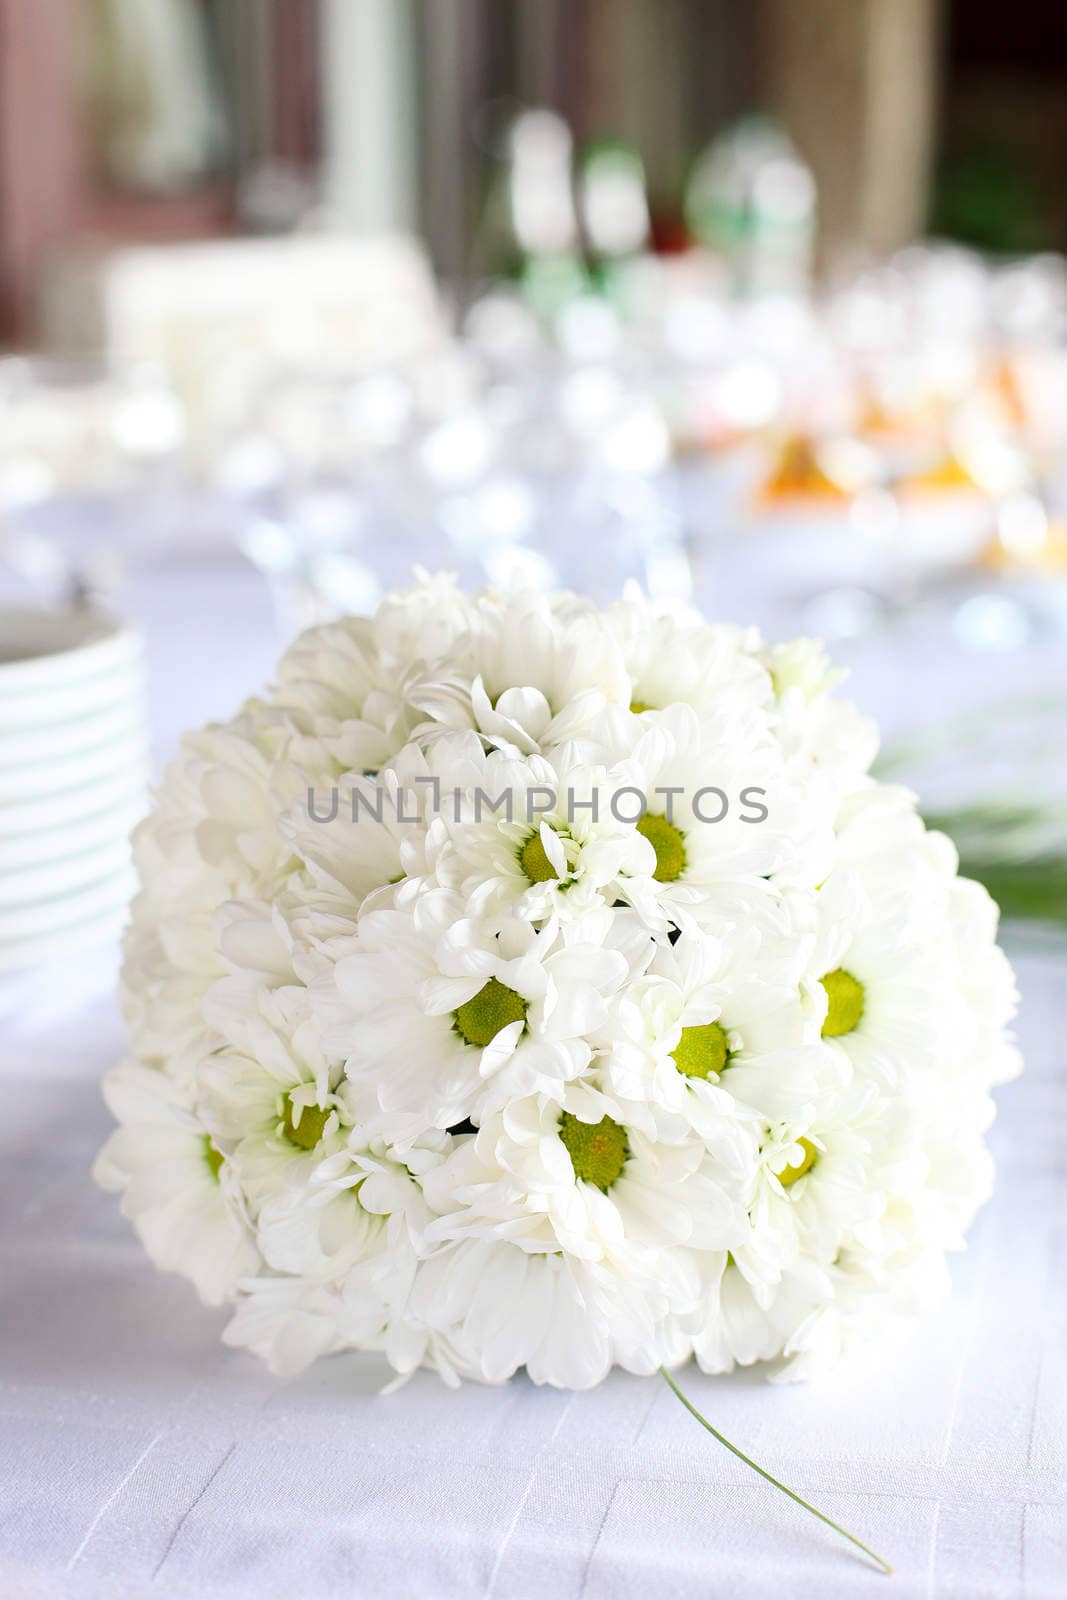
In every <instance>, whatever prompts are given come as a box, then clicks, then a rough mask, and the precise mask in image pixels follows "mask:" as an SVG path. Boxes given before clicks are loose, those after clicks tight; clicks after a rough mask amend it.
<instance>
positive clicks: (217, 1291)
mask: <svg viewBox="0 0 1067 1600" xmlns="http://www.w3.org/2000/svg"><path fill="white" fill-rule="evenodd" d="M104 1095H105V1098H106V1100H107V1103H108V1108H109V1110H110V1111H111V1113H112V1115H113V1116H114V1117H115V1119H116V1120H117V1122H118V1124H119V1126H118V1128H117V1129H116V1130H115V1132H114V1133H113V1134H112V1135H111V1137H110V1138H109V1139H108V1141H107V1143H106V1145H105V1146H104V1148H103V1149H102V1150H101V1152H100V1154H99V1155H98V1156H97V1158H96V1163H95V1165H94V1167H93V1176H94V1178H95V1179H96V1181H97V1183H99V1184H100V1185H102V1187H103V1188H105V1189H116V1190H118V1191H119V1192H120V1193H121V1195H122V1211H123V1215H124V1216H126V1217H128V1218H129V1219H130V1221H131V1222H132V1223H133V1225H134V1227H135V1228H136V1229H137V1233H138V1235H139V1237H140V1239H141V1242H142V1243H143V1245H144V1247H145V1249H146V1250H147V1251H148V1254H149V1255H150V1256H151V1258H152V1260H153V1261H154V1262H155V1264H156V1266H157V1267H160V1268H162V1270H163V1271H164V1272H180V1273H181V1274H182V1276H183V1277H185V1278H188V1279H189V1280H190V1281H191V1282H192V1283H193V1284H194V1285H195V1286H196V1289H197V1292H198V1294H199V1295H200V1298H201V1299H202V1300H204V1301H206V1302H207V1304H208V1305H220V1304H221V1303H222V1302H223V1301H224V1300H227V1299H229V1298H230V1297H231V1296H232V1294H233V1291H234V1289H235V1287H236V1284H237V1282H238V1280H239V1279H240V1278H241V1277H243V1276H244V1275H245V1274H246V1273H249V1272H254V1271H255V1269H256V1266H257V1264H258V1262H259V1253H258V1251H257V1249H256V1246H255V1243H254V1241H253V1239H252V1235H251V1233H250V1230H249V1228H248V1226H247V1224H246V1222H245V1220H244V1218H243V1216H242V1210H241V1201H240V1197H239V1194H238V1192H237V1190H236V1186H235V1184H234V1182H233V1175H232V1173H231V1172H229V1170H228V1169H227V1164H226V1162H225V1160H224V1159H223V1156H222V1152H221V1151H220V1150H219V1149H218V1147H217V1145H215V1144H214V1142H213V1141H212V1138H211V1135H210V1134H209V1133H208V1131H207V1129H206V1128H205V1126H204V1124H203V1123H202V1122H200V1121H199V1120H198V1119H197V1117H196V1115H195V1114H194V1111H193V1107H192V1103H191V1100H190V1097H189V1095H188V1093H187V1092H186V1091H185V1090H183V1089H182V1087H181V1086H180V1085H179V1084H177V1083H175V1082H174V1081H173V1079H171V1078H168V1077H166V1076H165V1075H164V1074H163V1073H162V1072H156V1071H153V1070H152V1069H151V1068H150V1067H143V1066H140V1065H138V1064H137V1063H136V1062H132V1061H127V1062H123V1063H122V1064H121V1065H120V1066H117V1067H115V1068H114V1069H113V1070H112V1071H111V1072H109V1073H108V1075H107V1077H106V1079H105V1080H104Z"/></svg>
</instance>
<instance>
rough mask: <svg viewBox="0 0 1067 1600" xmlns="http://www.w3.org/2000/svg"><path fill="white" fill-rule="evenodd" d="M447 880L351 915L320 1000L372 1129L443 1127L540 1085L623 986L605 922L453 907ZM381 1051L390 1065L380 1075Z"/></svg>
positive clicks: (564, 1066)
mask: <svg viewBox="0 0 1067 1600" xmlns="http://www.w3.org/2000/svg"><path fill="white" fill-rule="evenodd" d="M464 909H465V908H464V906H463V903H462V902H461V901H460V900H459V899H458V898H457V897H456V895H455V894H453V893H451V892H450V891H448V890H445V889H432V890H427V892H426V893H424V894H423V895H421V896H420V897H419V898H418V899H416V900H415V902H414V903H413V904H412V905H411V906H410V907H405V908H403V909H397V910H390V911H372V912H370V913H368V914H367V915H366V916H365V917H363V918H361V919H360V923H359V943H360V949H359V950H358V951H357V952H356V953H354V954H352V955H349V956H345V957H344V958H342V959H341V960H339V961H338V963H337V966H336V968H335V971H334V984H335V992H334V994H333V995H327V996H326V997H325V999H324V1000H323V1002H322V1005H321V1007H320V1010H321V1014H322V1015H323V1016H324V1017H325V1018H326V1019H327V1020H328V1022H329V1027H328V1032H327V1036H326V1037H327V1043H328V1046H329V1048H330V1050H331V1051H333V1052H335V1053H336V1054H338V1055H340V1056H342V1057H343V1058H344V1059H345V1062H346V1068H347V1071H348V1075H349V1078H350V1079H351V1081H352V1083H353V1085H354V1086H355V1087H356V1088H357V1089H359V1090H361V1091H362V1094H361V1096H360V1100H359V1110H360V1114H361V1116H362V1117H363V1118H365V1119H366V1120H367V1121H368V1122H369V1123H370V1124H372V1125H373V1126H374V1127H375V1128H376V1129H377V1130H378V1131H380V1132H383V1133H386V1134H392V1135H393V1136H395V1137H402V1136H403V1135H404V1133H406V1132H407V1131H409V1130H410V1129H411V1128H412V1127H416V1128H417V1127H420V1126H421V1127H422V1128H442V1129H443V1128H449V1127H451V1126H453V1125H454V1124H456V1123H459V1122H463V1121H464V1120H466V1119H471V1118H479V1119H480V1118H481V1117H482V1116H483V1115H485V1114H486V1113H487V1112H489V1111H492V1110H494V1109H495V1108H497V1107H498V1106H500V1105H503V1104H506V1103H507V1102H508V1101H509V1100H512V1099H516V1098H520V1099H521V1098H523V1097H524V1096H525V1095H528V1094H533V1093H536V1092H538V1091H544V1092H548V1093H552V1092H554V1091H556V1090H558V1088H559V1087H560V1085H562V1084H563V1083H566V1082H567V1081H568V1080H569V1079H571V1078H575V1077H577V1076H578V1075H579V1073H581V1072H582V1071H584V1070H585V1068H586V1067H587V1066H588V1065H589V1061H590V1059H591V1054H592V1052H591V1048H590V1045H589V1042H588V1040H589V1035H590V1033H592V1032H593V1031H595V1029H596V1028H598V1027H599V1026H600V1024H601V1022H602V1021H603V1019H604V1016H605V1015H606V1001H607V996H609V995H610V994H611V993H613V992H614V991H615V990H616V989H617V988H618V987H619V985H620V984H621V983H622V982H624V980H625V978H626V975H627V971H628V965H627V961H626V958H625V956H624V955H623V954H622V953H621V952H620V951H619V950H615V949H611V948H608V947H606V946H605V945H604V943H603V940H604V934H605V932H606V928H605V924H604V919H603V918H596V917H589V918H586V919H584V921H582V922H580V923H576V924H570V925H566V926H560V925H559V924H558V923H557V922H555V921H550V922H548V923H546V924H545V926H543V927H542V928H541V929H540V930H535V929H534V927H533V926H532V925H531V924H530V923H528V922H524V921H522V920H520V919H517V918H512V919H509V920H508V921H506V922H503V923H499V924H497V925H490V924H487V923H481V922H478V921H474V920H472V919H470V918H468V917H466V916H465V915H464ZM383 1058H388V1059H389V1060H390V1061H391V1062H392V1063H393V1067H394V1070H391V1071H390V1072H388V1073H384V1072H383V1071H382V1061H383Z"/></svg>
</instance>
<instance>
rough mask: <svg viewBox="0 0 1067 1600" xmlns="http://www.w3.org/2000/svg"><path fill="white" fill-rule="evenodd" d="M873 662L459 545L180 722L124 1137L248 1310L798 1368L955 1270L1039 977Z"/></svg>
mask: <svg viewBox="0 0 1067 1600" xmlns="http://www.w3.org/2000/svg"><path fill="white" fill-rule="evenodd" d="M836 681H837V674H835V673H834V671H833V670H832V669H831V668H830V666H829V665H828V663H827V660H826V657H825V655H824V654H823V652H822V649H821V647H820V646H818V645H817V644H815V643H813V642H811V641H804V640H801V641H796V642H794V643H792V644H786V645H777V646H773V647H765V646H764V645H763V644H762V642H761V640H760V639H759V637H758V635H756V634H755V633H754V632H751V631H742V630H738V629H735V628H728V627H723V626H721V625H719V626H709V625H707V624H705V623H703V622H702V621H701V620H700V619H699V618H698V617H697V616H695V615H694V614H692V613H689V612H684V611H676V612H669V613H667V612H660V611H657V610H656V609H655V608H653V607H651V606H649V605H647V604H646V603H645V602H643V601H642V600H641V599H640V598H639V597H635V596H634V595H628V596H627V598H626V599H625V600H624V601H623V602H622V603H621V604H619V605H617V606H612V607H609V608H608V609H607V610H604V611H602V610H598V609H597V608H596V607H594V606H592V605H590V604H588V603H587V602H585V601H583V600H581V599H579V598H578V597H576V596H574V595H557V596H549V597H545V596H536V595H531V594H511V595H507V594H499V593H493V592H488V593H486V594H483V595H480V596H477V597H475V598H473V599H468V598H467V597H465V596H463V595H462V594H461V593H460V592H459V591H458V590H457V588H456V586H455V584H454V583H453V582H452V581H451V580H450V579H446V578H433V579H425V580H424V581H422V582H421V583H420V584H419V585H418V586H417V587H416V588H415V589H413V590H411V591H407V592H403V591H402V592H398V593H396V594H392V595H390V596H388V597H387V599H386V600H385V601H384V602H383V605H382V607H381V608H380V610H379V612H378V614H377V616H376V617H374V618H371V619H367V620H355V619H349V620H345V621H342V622H338V623H333V624H328V625H326V626H325V627H322V628H317V629H314V630H312V631H311V632H310V633H308V634H305V635H304V636H303V637H302V638H301V639H300V640H298V641H297V642H296V644H295V645H294V646H293V647H292V648H291V649H290V650H289V651H288V652H287V654H286V655H285V657H284V658H283V660H282V662H281V664H280V667H279V670H278V676H277V682H276V684H275V686H274V687H273V689H271V690H270V691H269V692H268V693H267V694H266V695H265V696H264V697H263V698H262V699H260V700H255V701H249V702H248V703H247V704H246V705H245V706H244V707H243V708H242V709H241V710H240V712H239V713H238V714H237V715H236V716H235V717H234V718H233V719H232V721H231V722H229V723H227V724H225V725H221V726H215V727H211V728H208V729H206V730H204V731H203V732H202V733H199V734H195V735H193V736H191V737H190V738H189V739H187V740H186V741H185V742H184V743H183V746H182V750H181V752H180V754H179V757H178V759H177V761H175V762H174V763H173V764H172V765H171V767H170V768H169V769H168V771H167V773H166V774H165V776H164V780H163V783H162V786H161V789H160V793H159V797H158V801H157V804H156V808H155V811H154V812H153V814H152V816H151V817H150V818H149V819H148V820H147V821H146V822H145V823H144V824H143V825H142V826H141V828H140V829H139V830H138V833H137V838H136V842H135V854H136V861H137V866H138V871H139V873H140V877H141V890H140V893H139V894H138V896H137V898H136V900H135V902H134V905H133V908H132V918H131V928H130V931H129V934H128V936H127V940H126V945H125V961H124V969H123V1005H124V1009H125V1013H126V1016H127V1020H128V1024H129V1040H130V1049H131V1053H132V1056H133V1057H134V1059H133V1060H132V1061H131V1062H128V1063H125V1064H124V1065H123V1066H121V1067H119V1068H117V1069H116V1070H115V1072H114V1073H113V1074H111V1075H110V1076H109V1079H108V1083H107V1088H106V1094H107V1097H108V1102H109V1104H110V1105H111V1107H112V1109H113V1111H114V1112H115V1114H116V1118H117V1120H118V1122H119V1124H120V1126H119V1128H118V1129H117V1130H116V1132H115V1133H114V1134H113V1135H112V1137H111V1139H110V1140H109V1141H108V1144H107V1146H106V1147H105V1149H104V1151H103V1152H102V1153H101V1155H100V1157H99V1159H98V1162H97V1167H96V1173H97V1177H98V1178H99V1180H100V1181H101V1182H102V1183H104V1184H105V1185H107V1186H109V1187H113V1188H116V1189H119V1190H120V1191H121V1192H122V1196H123V1200H122V1203H123V1208H124V1210H125V1212H126V1214H127V1215H128V1216H129V1217H130V1218H131V1220H132V1221H133V1223H134V1226H135V1227H136V1228H137V1230H138V1232H139V1233H140V1234H141V1237H142V1238H143V1239H144V1241H145V1244H146V1247H147V1248H148V1250H149V1252H150V1254H151V1255H152V1257H153V1259H154V1260H155V1261H156V1262H157V1263H158V1264H159V1265H161V1266H163V1267H167V1268H170V1269H174V1270H177V1271H179V1272H182V1273H184V1274H185V1275H186V1276H187V1277H189V1278H191V1279H192V1281H193V1282H194V1283H195V1284H196V1286H197V1288H198V1289H199V1291H200V1293H201V1294H202V1295H203V1296H204V1297H205V1298H206V1299H209V1300H211V1301H212V1302H217V1301H220V1300H226V1301H230V1302H233V1303H234V1304H235V1313H234V1317H233V1320H232V1322H231V1323H230V1325H229V1327H228V1329H227V1331H226V1335H225V1337H226V1339H227V1341H228V1342H230V1343H232V1344H235V1345H239V1346H242V1347H245V1348H248V1349H251V1350H254V1351H255V1352H257V1353H258V1354H259V1355H261V1356H262V1357H263V1358H264V1359H265V1360H267V1361H268V1362H269V1363H270V1364H271V1365H272V1366H273V1367H274V1368H275V1369H276V1370H278V1371H281V1372H296V1371H299V1370H300V1369H301V1368H302V1367H303V1366H305V1365H306V1364H307V1363H308V1362H309V1361H311V1360H313V1359H315V1358H316V1357H317V1356H318V1355H322V1354H326V1353H328V1352H330V1351H334V1350H341V1349H347V1348H353V1347H355V1348H360V1349H368V1350H377V1351H381V1352H382V1353H383V1354H384V1356H385V1358H386V1360H387V1361H388V1362H389V1363H390V1364H391V1365H392V1367H393V1368H394V1370H395V1371H396V1372H397V1373H398V1374H399V1375H400V1376H401V1377H403V1376H406V1375H407V1374H408V1373H410V1372H411V1371H413V1370H414V1369H415V1368H416V1367H417V1366H419V1365H428V1366H432V1367H434V1368H435V1369H436V1370H437V1371H438V1372H439V1373H440V1374H441V1375H442V1377H444V1378H445V1380H446V1381H448V1382H457V1381H459V1379H461V1378H463V1377H468V1376H470V1377H476V1378H480V1379H483V1380H485V1381H492V1382H497V1381H501V1380H503V1379H505V1378H506V1377H508V1376H509V1375H510V1374H511V1373H512V1372H514V1371H516V1370H517V1369H518V1368H519V1367H525V1368H526V1370H527V1372H528V1373H529V1374H530V1376H531V1377H532V1378H533V1379H534V1380H535V1381H537V1382H546V1383H553V1384H561V1385H572V1386H575V1387H585V1386H587V1385H589V1384H592V1383H596V1382H597V1381H599V1379H600V1378H602V1377H603V1376H604V1374H605V1373H606V1372H607V1371H608V1370H609V1368H610V1367H611V1366H612V1365H613V1364H618V1365H622V1366H624V1367H626V1368H628V1369H629V1370H631V1371H634V1372H648V1371H652V1370H654V1368H655V1367H656V1366H657V1365H659V1364H661V1363H663V1364H667V1365H672V1364H675V1363H677V1362H680V1361H682V1360H684V1359H686V1357H687V1356H688V1355H689V1354H690V1353H695V1354H696V1356H697V1359H698V1360H699V1361H700V1362H701V1364H702V1365H703V1366H704V1367H705V1368H706V1369H707V1370H708V1371H722V1370H726V1369H728V1368H729V1367H731V1366H732V1365H734V1364H735V1363H749V1362H753V1361H757V1360H774V1361H776V1362H777V1364H778V1370H780V1371H781V1372H782V1373H784V1375H786V1376H802V1375H806V1374H807V1373H809V1372H812V1371H816V1370H821V1369H822V1368H823V1367H824V1366H825V1365H826V1364H827V1363H828V1362H831V1361H832V1360H834V1359H836V1357H837V1355H838V1354H839V1353H840V1352H841V1351H842V1350H843V1349H845V1348H846V1347H847V1346H848V1344H849V1343H850V1342H855V1341H856V1340H861V1341H864V1342H866V1341H869V1340H871V1339H872V1337H873V1336H874V1334H875V1333H876V1332H878V1331H879V1330H880V1329H881V1328H883V1327H885V1326H888V1325H889V1323H890V1322H891V1321H893V1322H895V1319H896V1318H897V1317H899V1316H901V1315H906V1314H909V1313H910V1312H911V1311H912V1310H914V1308H915V1307H916V1306H918V1305H921V1304H924V1303H927V1302H928V1301H929V1299H930V1298H931V1297H932V1296H933V1295H935V1294H936V1293H938V1292H939V1291H940V1289H941V1287H942V1286H943V1283H944V1280H945V1270H944V1256H945V1252H946V1251H948V1250H952V1249H956V1248H958V1247H959V1245H960V1244H961V1243H962V1240H963V1238H964V1235H965V1233H966V1229H967V1228H968V1226H969V1224H970V1222H971V1219H972V1217H973V1215H974V1212H975V1210H976V1208H977V1207H978V1206H979V1205H981V1204H982V1202H983V1201H984V1199H985V1198H986V1197H987V1195H988V1193H989V1189H990V1184H991V1178H992V1164H991V1161H990V1158H989V1154H988V1151H987V1149H986V1145H985V1134H986V1131H987V1128H988V1126H989V1122H990V1120H991V1118H992V1115H993V1103H992V1099H991V1090H992V1088H993V1087H994V1086H995V1085H996V1084H998V1083H1001V1082H1003V1081H1005V1080H1006V1079H1008V1078H1010V1077H1011V1076H1013V1075H1014V1073H1015V1072H1016V1071H1017V1070H1018V1066H1019V1062H1018V1056H1017V1053H1016V1050H1015V1047H1014V1044H1013V1043H1012V1040H1011V1037H1010V1034H1009V1032H1008V1028H1009V1024H1010V1021H1011V1018H1012V1015H1013V1013H1014V1009H1015V1005H1016V993H1015V986H1014V980H1013V978H1012V974H1011V971H1010V968H1009V967H1008V964H1007V962H1006V961H1005V960H1004V957H1003V956H1002V954H1001V953H1000V951H999V950H998V949H997V947H996V942H995V940H996V908H995V907H994V906H993V904H992V902H991V901H990V900H989V897H988V896H987V895H986V894H985V892H984V891H983V890H981V889H979V888H978V887H977V886H976V885H974V884H967V883H964V882H961V881H960V880H959V879H958V877H957V875H956V874H957V867H958V862H957V860H956V855H955V851H954V850H953V848H952V846H951V845H950V844H949V842H948V841H947V840H946V839H944V838H943V837H941V836H940V835H938V834H934V833H929V832H927V830H926V829H925V827H924V825H923V823H922V821H921V819H920V817H919V815H918V813H917V811H916V807H915V800H914V797H913V796H912V795H910V794H909V793H908V792H907V791H906V790H903V789H899V788H896V787H893V786H889V785H885V784H880V783H877V782H875V781H874V780H873V779H872V778H871V777H870V776H869V771H868V769H869V767H870V763H871V761H872V759H873V756H874V754H875V750H876V746H877V739H876V735H875V732H874V729H873V728H872V726H871V724H870V723H869V722H868V721H867V720H866V719H865V718H863V717H861V716H860V714H859V713H858V712H857V711H856V710H855V708H853V707H850V706H849V705H848V703H847V702H845V701H842V700H840V699H839V698H838V697H837V696H836V695H835V694H834V693H833V692H832V691H833V689H834V686H835V683H836ZM628 791H629V792H628ZM657 791H659V792H657ZM502 795H503V797H504V800H503V804H502V803H501V796H502Z"/></svg>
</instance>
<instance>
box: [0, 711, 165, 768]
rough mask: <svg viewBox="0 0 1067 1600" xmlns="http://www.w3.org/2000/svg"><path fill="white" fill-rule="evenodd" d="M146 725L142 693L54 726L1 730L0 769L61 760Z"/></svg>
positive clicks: (117, 739)
mask: <svg viewBox="0 0 1067 1600" xmlns="http://www.w3.org/2000/svg"><path fill="white" fill-rule="evenodd" d="M144 725H145V708H144V703H143V701H142V700H141V698H140V697H139V696H138V697H137V698H135V699H131V700H128V701H126V702H125V703H124V704H122V705H117V706H108V707H106V708H105V709H104V710H103V711H98V712H95V713H94V714H93V715H91V716H83V717H77V718H75V719H74V720H73V721H72V722H61V723H58V724H56V725H55V726H54V727H47V728H34V729H32V730H27V731H20V732H16V733H4V732H2V731H0V772H4V773H6V772H7V771H8V769H9V768H10V767H24V766H32V765H34V764H35V763H36V762H38V761H58V760H61V759H62V758H63V757H64V756H73V755H76V754H77V753H78V752H80V751H83V750H93V749H96V748H97V747H98V746H99V745H103V744H107V743H109V742H110V741H116V742H117V741H119V740H122V739H127V738H129V737H131V736H132V735H133V734H135V733H139V732H140V730H141V729H142V728H143V727H144Z"/></svg>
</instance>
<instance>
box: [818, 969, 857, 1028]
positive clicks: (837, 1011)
mask: <svg viewBox="0 0 1067 1600" xmlns="http://www.w3.org/2000/svg"><path fill="white" fill-rule="evenodd" d="M819 982H820V983H821V984H822V986H823V988H824V989H825V990H826V998H827V999H828V1000H829V1002H830V1005H829V1008H828V1010H827V1012H826V1021H825V1022H824V1023H823V1025H822V1036H823V1038H824V1039H839V1038H840V1037H841V1035H842V1034H843V1033H851V1032H852V1030H853V1028H855V1027H857V1026H858V1025H859V1020H860V1018H861V1017H862V1016H863V985H862V983H860V982H859V980H858V979H857V978H854V977H853V976H852V974H851V972H846V971H845V969H844V967H835V969H834V971H833V972H828V973H827V974H826V976H825V978H820V979H819Z"/></svg>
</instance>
